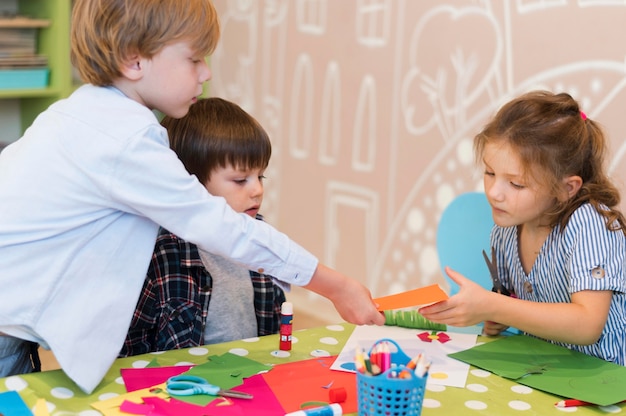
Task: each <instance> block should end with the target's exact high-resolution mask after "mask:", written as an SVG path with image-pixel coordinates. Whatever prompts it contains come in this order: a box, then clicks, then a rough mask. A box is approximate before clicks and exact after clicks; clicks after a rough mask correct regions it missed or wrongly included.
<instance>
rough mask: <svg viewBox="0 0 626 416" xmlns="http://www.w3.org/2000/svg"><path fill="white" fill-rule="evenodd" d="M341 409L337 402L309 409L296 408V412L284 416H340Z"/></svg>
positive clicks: (341, 413)
mask: <svg viewBox="0 0 626 416" xmlns="http://www.w3.org/2000/svg"><path fill="white" fill-rule="evenodd" d="M341 415H343V409H342V408H341V405H340V404H338V403H333V404H330V405H328V406H322V407H313V408H310V409H304V410H298V411H296V412H292V413H287V414H286V415H285V416H341Z"/></svg>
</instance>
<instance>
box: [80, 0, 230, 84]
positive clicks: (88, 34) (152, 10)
mask: <svg viewBox="0 0 626 416" xmlns="http://www.w3.org/2000/svg"><path fill="white" fill-rule="evenodd" d="M219 36H220V29H219V20H218V16H217V12H216V10H215V8H214V7H213V4H212V3H211V1H210V0H76V1H75V3H74V7H73V9H72V25H71V31H70V37H71V60H72V64H73V65H74V67H75V68H76V70H77V71H78V73H79V74H80V77H81V78H82V80H83V81H84V82H88V83H91V84H94V85H98V86H105V85H111V84H112V83H113V81H114V80H115V79H116V78H119V77H120V76H121V72H120V68H121V67H122V64H123V63H124V61H125V60H127V59H129V58H130V57H131V56H133V55H134V54H137V55H139V56H142V57H144V58H151V57H153V56H154V55H155V54H156V53H158V52H159V51H160V50H161V49H162V48H163V47H164V46H166V45H167V44H169V43H171V42H175V41H180V40H186V41H188V42H189V43H190V46H191V48H192V49H193V50H194V51H195V52H197V53H198V55H199V56H202V57H206V56H208V55H210V54H211V53H212V52H213V51H214V50H215V47H216V45H217V41H218V40H219ZM171 82H176V81H175V80H172V81H171Z"/></svg>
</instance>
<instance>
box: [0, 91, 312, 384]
mask: <svg viewBox="0 0 626 416" xmlns="http://www.w3.org/2000/svg"><path fill="white" fill-rule="evenodd" d="M159 225H161V226H163V227H164V228H166V229H168V230H170V231H171V232H173V233H175V234H176V235H178V236H180V237H181V238H183V239H185V240H187V241H190V242H193V243H195V244H197V245H198V246H199V247H200V248H202V249H204V250H206V251H209V252H212V253H215V254H220V255H224V256H227V257H230V258H232V259H233V260H236V261H238V262H241V263H242V264H243V265H244V266H245V267H247V268H249V269H252V270H259V269H263V271H264V273H267V274H270V275H272V276H275V277H277V278H279V279H281V280H283V281H285V282H287V283H292V284H295V285H299V286H303V285H306V284H308V283H309V281H310V279H311V277H312V275H313V273H314V271H315V268H316V267H317V259H316V258H315V257H314V256H313V255H312V254H310V253H309V252H307V251H306V250H304V249H303V248H301V247H300V246H299V245H297V244H296V243H294V242H293V241H291V240H290V239H289V238H288V237H287V236H285V235H284V234H282V233H280V232H278V231H276V230H275V229H274V228H272V227H271V226H269V225H267V224H266V223H264V222H262V221H255V220H254V219H252V218H250V217H249V216H248V215H245V214H238V213H235V212H234V211H233V210H232V209H231V208H230V207H229V206H228V205H227V204H226V202H225V201H224V199H222V198H216V197H212V196H210V195H209V194H208V193H207V192H206V189H205V188H204V186H203V185H202V184H200V182H198V180H197V179H196V178H195V177H193V176H190V175H189V174H188V173H187V171H186V170H185V168H184V167H183V165H182V163H181V162H180V161H179V160H178V158H177V157H176V155H175V154H174V153H173V152H172V151H171V150H170V149H169V145H168V139H167V133H166V131H165V129H164V128H163V127H162V126H160V125H159V123H158V120H157V118H156V117H155V115H154V114H153V113H152V111H150V110H149V109H147V108H146V107H144V106H142V105H140V104H139V103H137V102H135V101H133V100H131V99H128V98H127V97H125V96H124V95H123V94H121V92H119V91H118V90H116V89H114V88H101V87H95V86H91V85H85V86H83V87H81V88H79V89H78V90H77V91H76V92H75V93H74V94H72V96H71V97H69V98H68V99H66V100H62V101H59V102H57V103H55V104H53V105H52V106H51V107H50V108H49V109H48V110H46V111H44V112H43V113H42V114H41V115H40V116H39V117H38V118H37V119H36V120H35V122H34V123H33V125H32V126H31V127H30V128H29V129H28V130H27V131H26V132H25V134H24V136H23V137H22V138H20V139H19V140H18V141H17V142H15V143H14V144H12V145H10V146H8V147H7V148H6V149H5V150H4V151H2V153H0V288H1V289H0V332H4V333H6V334H9V335H13V336H16V337H20V338H25V339H29V340H32V341H37V342H39V343H41V344H42V345H44V346H45V347H47V348H50V349H52V350H53V351H54V354H55V357H56V358H57V360H58V361H59V363H60V365H61V366H62V368H63V370H64V371H65V372H66V373H67V375H68V376H69V377H70V378H72V379H73V380H74V381H75V382H76V383H77V384H78V385H79V386H80V387H81V389H83V390H84V391H86V392H91V391H92V390H93V389H95V387H96V386H97V385H98V383H99V382H100V381H101V380H102V378H103V377H104V374H106V371H107V370H108V368H109V367H110V365H111V364H112V362H113V361H114V360H115V358H116V356H117V354H118V353H119V351H120V348H121V345H122V342H123V340H124V337H125V336H126V332H127V330H128V326H129V323H130V319H131V315H132V312H133V310H134V308H135V305H136V302H137V298H138V296H139V292H140V289H141V286H142V283H143V281H144V277H145V275H146V270H147V267H148V262H149V260H150V256H151V254H152V250H153V247H154V242H155V238H156V233H157V229H158V226H159Z"/></svg>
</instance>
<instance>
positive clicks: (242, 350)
mask: <svg viewBox="0 0 626 416" xmlns="http://www.w3.org/2000/svg"><path fill="white" fill-rule="evenodd" d="M228 352H230V353H233V354H235V355H239V356H241V357H245V356H246V355H248V354H250V351H248V350H247V349H245V348H232V349H230V350H228Z"/></svg>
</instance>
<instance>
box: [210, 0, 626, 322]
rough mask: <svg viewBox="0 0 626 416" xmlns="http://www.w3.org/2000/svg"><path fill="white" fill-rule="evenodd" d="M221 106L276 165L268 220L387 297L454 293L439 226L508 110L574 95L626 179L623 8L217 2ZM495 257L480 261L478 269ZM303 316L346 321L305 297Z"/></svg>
mask: <svg viewBox="0 0 626 416" xmlns="http://www.w3.org/2000/svg"><path fill="white" fill-rule="evenodd" d="M215 4H216V6H217V8H218V11H219V13H220V16H221V21H222V30H223V37H222V40H221V43H220V46H219V48H218V50H217V51H216V52H215V54H214V56H213V57H212V69H213V81H212V82H211V94H212V95H216V96H221V97H224V98H228V99H231V100H233V101H235V102H237V103H239V104H240V105H242V106H243V107H244V108H245V109H246V110H248V111H249V112H251V113H252V114H253V115H254V116H255V117H256V118H257V119H258V120H259V121H260V122H261V123H262V124H263V125H264V126H265V128H266V129H267V130H268V132H269V133H270V135H271V137H272V140H273V146H274V155H273V157H272V161H271V163H270V168H269V170H268V172H267V175H266V176H267V177H268V179H267V181H266V198H265V202H264V206H263V210H262V211H263V213H264V214H265V216H266V217H267V219H268V221H269V222H271V223H272V224H274V225H275V226H276V227H277V228H278V229H280V230H282V231H284V232H286V233H287V234H289V235H290V236H291V237H292V238H293V239H294V240H296V241H298V242H299V243H301V244H302V245H303V246H305V247H306V248H308V249H309V250H310V251H312V252H313V253H314V254H316V255H317V256H318V257H319V258H320V260H321V261H322V262H324V263H326V264H328V265H330V266H332V267H335V268H337V269H339V270H341V271H342V272H344V273H346V274H349V275H351V276H354V277H357V278H359V279H360V280H361V281H362V282H363V283H365V284H366V285H368V286H369V287H370V289H371V290H372V292H373V294H374V295H375V296H382V295H385V294H388V293H393V292H396V291H400V290H405V289H412V288H415V287H418V286H423V285H426V284H430V283H433V282H435V283H439V284H441V285H442V287H445V288H447V283H446V281H445V279H444V278H443V277H442V275H441V272H440V268H439V263H438V259H437V255H436V247H435V233H436V225H437V222H438V219H439V217H440V216H441V212H442V210H443V209H444V208H445V207H446V205H447V204H448V203H449V202H450V201H451V200H452V199H453V198H454V197H455V196H456V195H458V194H459V193H462V192H465V191H472V190H480V189H481V188H482V177H481V174H480V172H479V171H478V170H477V169H476V168H475V167H474V164H473V156H472V151H471V139H472V136H473V135H474V134H475V133H476V132H477V131H478V130H479V129H480V128H481V126H482V125H483V124H484V123H485V122H486V120H487V119H488V118H489V117H490V116H491V115H492V114H493V113H494V111H495V110H496V109H497V107H498V106H499V105H501V104H502V103H503V101H506V100H508V99H509V98H511V97H512V96H515V95H518V94H520V93H521V92H524V91H526V90H529V89H534V88H546V89H550V90H553V91H567V92H569V93H571V94H572V95H573V96H574V97H575V98H576V99H578V100H579V101H580V102H581V103H582V106H583V109H584V111H585V112H586V113H587V114H588V115H589V116H590V117H592V118H594V119H596V120H598V121H599V122H601V123H602V124H603V125H604V126H605V128H606V130H607V132H608V134H609V136H610V138H611V142H612V157H611V160H610V169H611V172H612V174H613V175H614V176H615V177H616V179H617V180H619V185H620V188H621V187H622V185H621V183H622V182H623V180H624V179H626V167H625V166H624V163H623V159H624V152H625V151H626V143H625V141H624V135H625V134H626V128H625V127H626V126H625V124H626V117H625V115H624V108H625V107H624V104H625V101H626V93H625V91H624V85H625V84H626V77H625V69H626V64H625V62H626V53H625V52H626V42H625V41H624V39H626V3H625V2H624V1H623V0H619V1H617V0H613V1H611V0H604V1H601V0H578V1H573V0H543V1H542V0H535V1H529V0H492V1H489V0H482V1H480V0H474V1H472V0H465V1H462V0H459V1H452V0H449V1H441V0H332V1H331V0H274V1H269V0H268V1H262V0H254V1H241V0H239V1H237V0H215ZM478 255H480V254H478ZM288 296H289V297H290V298H291V299H292V300H293V301H294V302H295V303H296V305H297V308H299V309H300V310H301V311H305V310H308V311H310V312H312V311H314V314H316V315H317V316H318V317H320V318H321V319H323V320H326V321H338V320H339V318H338V316H337V315H336V314H335V313H334V311H333V309H332V308H331V307H330V304H329V302H328V301H326V300H325V299H322V298H320V297H319V296H317V295H313V294H311V293H308V292H305V291H302V290H294V291H293V292H292V293H291V294H289V295H288Z"/></svg>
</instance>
